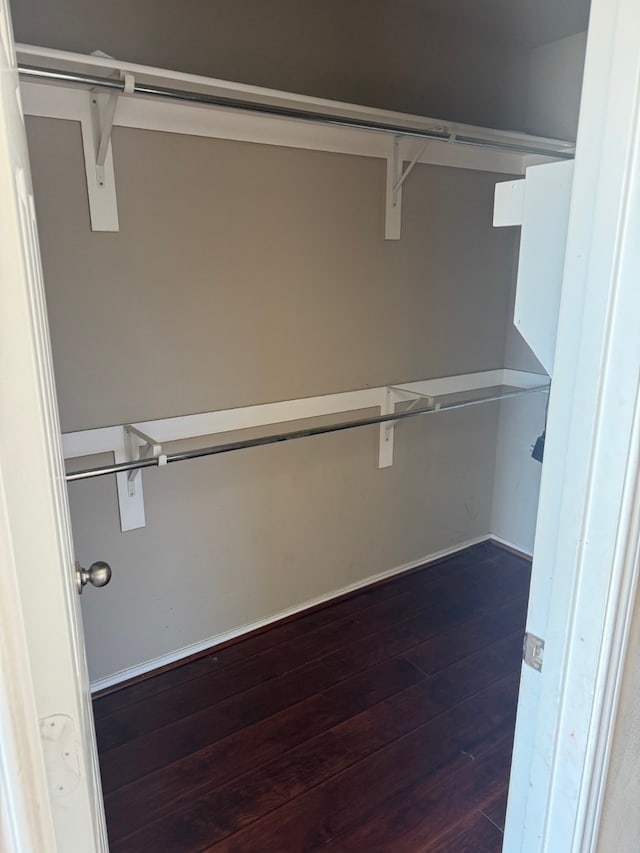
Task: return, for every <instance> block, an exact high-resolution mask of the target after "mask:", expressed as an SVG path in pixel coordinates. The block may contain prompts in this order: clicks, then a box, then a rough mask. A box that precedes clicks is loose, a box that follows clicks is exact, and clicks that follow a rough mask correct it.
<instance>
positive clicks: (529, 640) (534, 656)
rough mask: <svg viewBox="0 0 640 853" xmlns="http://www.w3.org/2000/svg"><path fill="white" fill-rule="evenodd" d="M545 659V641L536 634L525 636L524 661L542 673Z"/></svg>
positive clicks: (523, 645)
mask: <svg viewBox="0 0 640 853" xmlns="http://www.w3.org/2000/svg"><path fill="white" fill-rule="evenodd" d="M543 657H544V640H542V639H540V637H536V635H535V634H529V633H527V634H525V635H524V643H523V644H522V659H523V661H524V662H525V663H526V664H528V665H529V666H531V667H533V669H535V670H537V671H538V672H542V661H543Z"/></svg>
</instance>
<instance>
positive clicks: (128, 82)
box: [17, 44, 574, 239]
mask: <svg viewBox="0 0 640 853" xmlns="http://www.w3.org/2000/svg"><path fill="white" fill-rule="evenodd" d="M17 53H18V60H19V62H20V64H21V65H25V66H26V65H28V66H38V67H42V66H46V67H48V68H49V69H54V70H60V71H63V72H72V73H75V74H78V75H80V74H84V75H86V74H91V75H101V76H102V77H109V78H112V79H113V78H115V79H116V80H119V79H122V80H124V84H123V85H124V86H125V91H124V92H123V93H119V92H114V93H112V94H101V93H99V91H98V90H95V91H87V89H86V88H84V89H83V88H78V87H77V86H73V85H70V84H69V82H66V83H65V82H58V83H55V82H54V83H52V82H50V81H46V80H42V81H36V82H33V81H32V80H31V79H29V80H23V82H22V84H21V93H22V103H23V109H24V112H25V114H26V115H33V116H41V117H45V118H57V119H65V120H72V121H78V122H80V125H81V130H82V138H83V149H84V156H85V169H86V178H87V188H88V195H89V208H90V215H91V226H92V229H93V230H94V231H117V230H118V228H119V223H118V210H117V199H116V190H115V174H114V164H113V152H112V147H111V129H112V127H128V128H140V129H144V130H155V131H164V132H169V133H180V134H187V135H193V136H204V137H210V138H216V139H229V140H237V141H242V142H254V143H258V144H261V145H277V146H283V147H288V148H301V149H310V150H315V151H327V152H334V153H340V154H352V155H356V156H363V157H375V158H380V159H383V160H385V162H386V168H387V178H386V207H385V213H386V218H385V237H386V238H387V239H399V237H400V227H401V210H402V184H403V183H404V180H405V179H406V177H407V176H408V173H409V172H410V171H411V169H412V168H413V166H414V165H415V164H416V163H426V164H430V165H438V166H450V167H453V168H462V169H474V170H480V171H488V172H497V173H503V174H509V175H521V174H524V171H525V169H526V167H527V166H528V165H532V164H535V163H541V162H547V161H548V160H549V159H554V158H555V157H557V152H563V156H571V154H572V153H573V150H574V146H573V143H570V142H567V141H565V140H555V139H547V138H545V137H538V136H532V135H530V134H525V133H518V132H512V131H499V130H494V129H488V128H482V127H476V126H473V125H464V124H458V123H453V122H447V121H443V120H441V119H434V118H428V117H425V116H415V115H409V114H406V113H398V112H392V111H389V110H379V109H373V108H371V107H364V106H359V105H357V104H347V103H341V102H337V101H329V100H325V99H321V98H311V97H307V96H304V95H297V94H293V93H290V92H281V91H277V90H273V89H265V88H260V87H257V86H247V85H243V84H240V83H231V82H228V81H225V80H217V79H213V78H208V77H200V76H197V75H193V74H183V73H181V72H176V71H168V70H166V69H161V68H152V67H149V66H144V65H136V64H134V63H130V62H121V61H119V60H115V59H109V58H104V57H101V56H87V55H84V54H76V53H70V52H67V51H60V50H54V49H50V48H43V47H36V46H33V45H25V44H19V45H17ZM136 81H142V82H144V83H145V84H146V85H156V86H164V87H167V86H171V87H173V88H176V87H178V88H181V89H186V90H188V91H190V92H197V93H202V94H204V95H210V96H216V97H225V98H233V99H234V100H236V101H238V100H244V101H247V102H249V101H251V102H252V103H259V104H260V103H262V104H265V105H270V106H274V107H283V108H289V109H296V110H304V111H306V112H307V113H316V114H327V113H331V114H333V115H337V116H341V117H342V118H345V119H349V118H351V119H355V120H358V121H370V122H372V123H376V124H380V125H382V124H386V125H393V126H394V127H396V126H397V127H400V128H402V127H406V128H407V134H409V132H410V130H411V129H414V130H415V129H418V130H420V129H422V130H423V131H424V132H438V133H445V134H447V135H449V136H450V140H448V141H445V140H438V139H430V140H428V141H425V140H424V139H419V138H414V137H411V136H410V135H403V134H402V132H399V133H397V134H395V135H394V134H381V133H377V132H375V131H372V130H367V129H363V128H356V127H344V126H340V127H339V126H334V125H331V124H320V123H318V122H317V121H309V120H308V121H305V120H303V119H299V118H296V119H293V118H287V117H281V116H266V115H259V114H256V113H255V112H248V111H246V112H245V111H242V109H237V108H236V109H231V108H225V107H221V106H210V105H206V106H205V105H202V104H197V103H195V104H194V103H189V102H184V101H175V100H171V99H168V98H160V97H145V96H142V95H139V94H132V92H133V87H134V85H135V82H136ZM470 142H471V144H469V143H470ZM452 143H453V144H452ZM458 143H460V144H458ZM463 143H465V144H463ZM501 146H503V148H502V149H501ZM523 147H524V148H534V149H536V150H540V151H548V152H549V156H544V155H527V154H522V153H519V152H518V150H517V149H518V148H523ZM554 152H555V153H554ZM405 162H406V163H408V164H409V168H408V169H405V166H404V164H405Z"/></svg>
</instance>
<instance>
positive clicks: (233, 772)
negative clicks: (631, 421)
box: [94, 543, 530, 853]
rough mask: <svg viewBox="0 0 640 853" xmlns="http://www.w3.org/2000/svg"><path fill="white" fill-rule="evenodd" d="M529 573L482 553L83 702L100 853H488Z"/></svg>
mask: <svg viewBox="0 0 640 853" xmlns="http://www.w3.org/2000/svg"><path fill="white" fill-rule="evenodd" d="M529 577H530V566H529V563H528V562H527V561H526V560H524V559H522V558H520V557H518V556H516V555H514V554H512V553H509V552H507V551H504V550H503V549H501V548H498V547H497V546H495V545H493V544H491V543H482V544H481V545H476V546H474V547H472V548H468V549H467V550H465V551H464V552H460V553H458V554H456V555H454V556H452V557H449V558H446V559H444V560H442V561H440V562H438V563H436V564H432V565H430V566H427V567H425V568H424V569H420V570H418V571H416V572H413V573H411V574H408V575H404V576H402V577H399V578H397V579H395V580H390V581H388V582H386V583H384V584H380V585H378V586H375V587H372V588H370V589H367V590H364V591H363V592H360V593H358V594H355V595H353V596H351V597H350V598H347V599H343V600H341V601H339V602H337V603H335V604H332V605H328V606H327V607H324V608H322V609H320V610H315V611H313V612H311V613H309V614H308V615H303V616H301V617H299V618H297V619H295V620H293V621H290V622H287V623H283V624H281V625H276V626H274V627H273V628H271V629H269V630H267V631H265V632H264V633H262V634H258V635H255V636H252V637H249V638H247V639H246V640H243V641H241V642H238V643H236V644H235V645H232V646H229V647H227V648H224V649H222V650H219V651H216V652H214V653H212V654H209V655H207V656H204V657H201V658H198V659H197V660H194V661H191V662H189V663H187V664H185V665H183V666H181V667H178V668H176V669H173V670H170V671H168V672H164V673H162V674H160V675H157V676H155V677H153V678H149V679H147V680H146V681H143V682H141V683H139V684H135V685H133V686H130V687H127V688H124V689H122V690H120V691H118V692H115V693H112V694H110V695H107V696H104V697H102V698H99V699H96V700H95V701H94V713H95V718H96V729H97V735H98V746H99V750H100V763H101V771H102V782H103V790H104V794H105V808H106V813H107V825H108V831H109V841H110V848H111V851H112V853H140V851H144V853H200V851H203V853H204V851H216V853H230V851H241V852H242V853H259V851H265V853H267V851H268V853H303V851H304V853H307V851H308V853H311V851H315V850H323V851H327V853H329V851H331V853H337V852H338V851H341V852H342V853H347V851H353V853H355V851H365V850H366V851H390V853H391V852H392V853H416V851H440V853H445V851H451V853H481V851H495V853H498V851H500V850H501V846H502V829H503V826H504V811H505V805H506V791H507V783H508V777H509V766H510V762H511V747H512V739H513V728H514V721H515V708H516V701H517V689H518V678H519V672H520V661H521V651H522V634H523V631H524V622H525V614H526V601H527V595H528V588H529Z"/></svg>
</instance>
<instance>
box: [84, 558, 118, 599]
mask: <svg viewBox="0 0 640 853" xmlns="http://www.w3.org/2000/svg"><path fill="white" fill-rule="evenodd" d="M110 580H111V566H110V565H109V563H105V562H103V561H102V560H97V561H96V562H95V563H91V565H90V566H89V568H88V569H83V568H82V566H81V565H80V564H79V563H76V584H77V587H78V592H79V593H80V594H82V590H83V588H84V587H85V586H86V585H87V584H88V583H90V584H91V585H92V586H106V585H107V584H108V583H109V581H110Z"/></svg>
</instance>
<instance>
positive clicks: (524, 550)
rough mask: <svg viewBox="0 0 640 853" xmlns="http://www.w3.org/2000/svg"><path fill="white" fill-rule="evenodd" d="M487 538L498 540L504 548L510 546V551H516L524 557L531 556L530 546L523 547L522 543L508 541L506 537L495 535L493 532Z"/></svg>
mask: <svg viewBox="0 0 640 853" xmlns="http://www.w3.org/2000/svg"><path fill="white" fill-rule="evenodd" d="M488 538H489V539H493V541H494V542H499V543H500V545H504V546H505V547H506V548H511V550H512V551H518V552H519V553H520V554H523V555H524V556H525V557H533V551H532V550H531V549H530V548H523V546H522V545H517V544H516V543H515V542H509V540H508V539H503V537H502V536H496V534H495V533H492V534H491V535H490V536H489V537H488Z"/></svg>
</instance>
